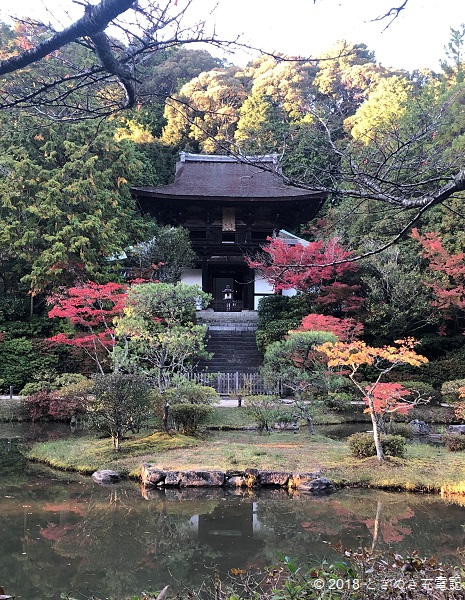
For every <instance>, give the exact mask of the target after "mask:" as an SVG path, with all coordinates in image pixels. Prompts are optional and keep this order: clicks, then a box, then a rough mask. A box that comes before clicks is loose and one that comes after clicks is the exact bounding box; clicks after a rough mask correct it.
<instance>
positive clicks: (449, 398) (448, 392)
mask: <svg viewBox="0 0 465 600" xmlns="http://www.w3.org/2000/svg"><path fill="white" fill-rule="evenodd" d="M464 386H465V379H452V380H451V381H445V382H444V383H443V384H442V386H441V394H442V397H443V400H444V402H446V403H447V404H454V403H455V402H457V401H458V400H459V388H461V387H464Z"/></svg>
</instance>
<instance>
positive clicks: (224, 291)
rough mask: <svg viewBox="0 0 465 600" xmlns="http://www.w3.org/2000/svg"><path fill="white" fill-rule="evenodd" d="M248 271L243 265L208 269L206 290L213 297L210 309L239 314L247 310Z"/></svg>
mask: <svg viewBox="0 0 465 600" xmlns="http://www.w3.org/2000/svg"><path fill="white" fill-rule="evenodd" d="M248 276H249V269H248V268H247V267H246V266H245V265H244V266H242V265H235V266H232V265H231V266H230V265H226V266H214V267H213V266H212V267H210V269H209V277H208V288H209V289H208V290H207V291H209V292H210V294H212V296H213V303H212V307H213V309H214V310H215V311H218V312H229V311H232V312H240V311H241V310H243V309H246V310H248V309H249V296H251V297H253V293H252V295H250V294H249V289H248V288H249V287H250V283H249V281H248ZM229 290H230V291H229Z"/></svg>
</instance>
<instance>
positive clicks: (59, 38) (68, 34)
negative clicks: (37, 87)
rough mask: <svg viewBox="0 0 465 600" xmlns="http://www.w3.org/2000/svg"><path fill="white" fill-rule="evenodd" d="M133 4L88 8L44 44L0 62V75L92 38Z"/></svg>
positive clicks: (104, 1)
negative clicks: (80, 16)
mask: <svg viewBox="0 0 465 600" xmlns="http://www.w3.org/2000/svg"><path fill="white" fill-rule="evenodd" d="M135 2H136V0H101V2H100V4H97V5H96V6H88V7H87V8H86V13H85V15H84V16H83V17H82V18H81V19H78V20H77V21H76V22H75V23H73V24H72V25H70V26H69V27H67V28H66V29H64V30H63V31H60V32H58V33H55V35H53V36H52V37H51V38H49V39H48V40H46V41H45V42H42V43H41V44H38V45H37V46H35V47H34V48H31V49H30V50H26V51H25V52H23V53H22V54H20V55H19V56H12V57H10V58H7V59H5V60H2V61H0V75H6V74H8V73H13V72H14V71H17V70H18V69H22V68H24V67H27V66H29V65H31V64H32V63H34V62H36V61H38V60H40V59H42V58H45V57H46V56H48V55H49V54H51V53H52V52H54V51H55V50H58V49H59V48H61V47H62V46H66V44H69V43H71V42H74V41H76V40H77V39H78V38H81V37H86V36H88V37H92V36H93V35H94V34H96V33H98V32H100V31H102V30H104V29H105V28H106V27H107V25H108V24H109V23H110V22H111V21H112V20H113V19H116V17H117V16H118V15H120V14H121V13H123V12H125V11H126V10H128V9H129V8H131V6H133V5H134V4H135Z"/></svg>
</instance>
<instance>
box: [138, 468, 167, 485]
mask: <svg viewBox="0 0 465 600" xmlns="http://www.w3.org/2000/svg"><path fill="white" fill-rule="evenodd" d="M165 477H166V471H162V470H161V469H158V468H157V467H152V465H149V464H147V463H144V464H143V465H142V467H141V470H140V478H141V481H142V483H143V484H144V485H147V486H154V485H162V484H163V483H165Z"/></svg>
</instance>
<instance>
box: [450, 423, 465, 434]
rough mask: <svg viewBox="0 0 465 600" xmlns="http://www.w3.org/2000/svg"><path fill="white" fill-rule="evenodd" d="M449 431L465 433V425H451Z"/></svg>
mask: <svg viewBox="0 0 465 600" xmlns="http://www.w3.org/2000/svg"><path fill="white" fill-rule="evenodd" d="M447 433H461V434H462V435H465V425H449V427H448V428H447Z"/></svg>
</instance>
